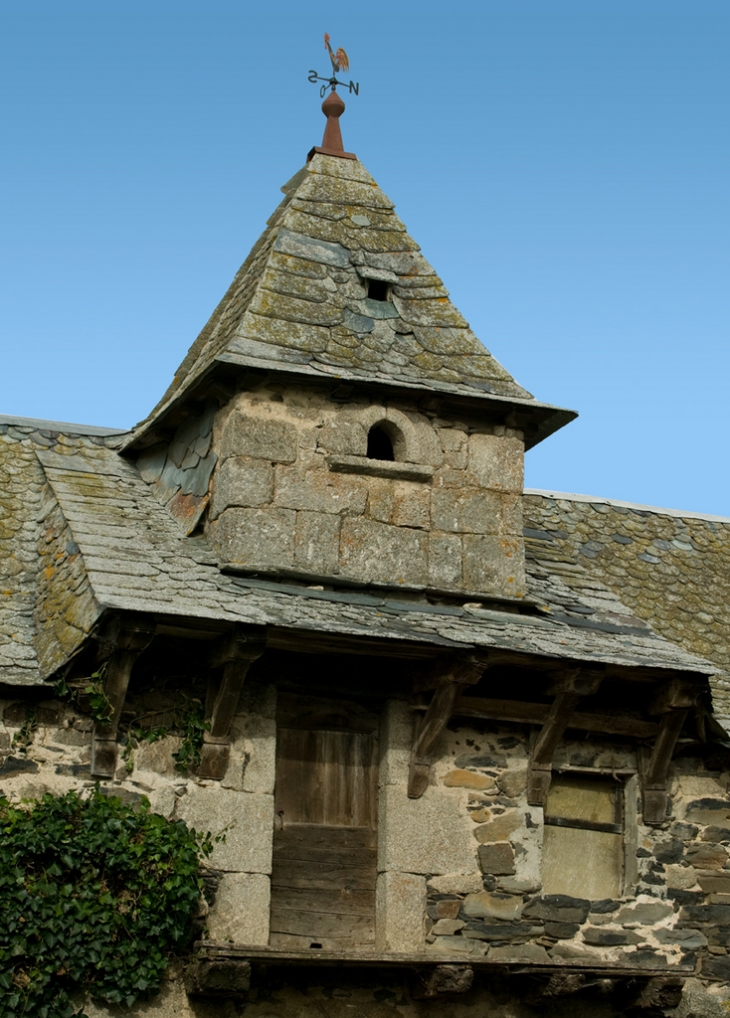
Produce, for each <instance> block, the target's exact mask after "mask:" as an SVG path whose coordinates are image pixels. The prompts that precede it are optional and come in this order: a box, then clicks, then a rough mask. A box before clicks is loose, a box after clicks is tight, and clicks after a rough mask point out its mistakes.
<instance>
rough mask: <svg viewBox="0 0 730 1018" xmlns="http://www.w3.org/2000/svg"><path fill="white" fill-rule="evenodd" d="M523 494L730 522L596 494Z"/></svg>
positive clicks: (544, 491) (538, 490)
mask: <svg viewBox="0 0 730 1018" xmlns="http://www.w3.org/2000/svg"><path fill="white" fill-rule="evenodd" d="M523 494H524V495H539V496H541V497H543V498H554V499H562V500H563V501H565V502H588V503H592V504H597V505H611V506H617V507H618V508H619V509H635V510H637V511H638V512H642V513H653V514H655V515H657V516H672V517H676V518H678V519H686V520H707V521H708V523H730V516H716V515H714V514H712V513H697V512H689V511H685V510H683V509H668V508H662V507H660V506H655V505H643V504H642V503H640V502H625V501H623V500H622V499H619V498H604V497H602V496H597V495H579V494H574V493H571V492H566V491H548V490H547V489H543V488H525V489H524V491H523Z"/></svg>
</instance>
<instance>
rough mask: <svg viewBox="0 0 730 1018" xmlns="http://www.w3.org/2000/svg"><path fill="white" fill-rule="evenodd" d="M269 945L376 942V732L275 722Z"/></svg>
mask: <svg viewBox="0 0 730 1018" xmlns="http://www.w3.org/2000/svg"><path fill="white" fill-rule="evenodd" d="M276 814H277V829H276V830H275V831H274V864H273V873H272V879H271V884H272V886H271V936H270V944H271V946H272V947H276V948H279V949H281V950H284V949H288V950H307V951H309V950H325V951H348V952H353V951H357V950H358V949H366V950H367V949H368V948H372V946H373V944H374V942H375V878H376V847H377V846H376V839H377V832H376V827H377V740H376V736H375V734H374V733H369V732H357V731H339V730H338V731H332V730H327V729H317V730H309V729H297V728H279V730H278V739H277V757H276Z"/></svg>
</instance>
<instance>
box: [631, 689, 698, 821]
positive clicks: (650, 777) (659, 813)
mask: <svg viewBox="0 0 730 1018" xmlns="http://www.w3.org/2000/svg"><path fill="white" fill-rule="evenodd" d="M687 714H688V708H680V709H679V710H672V711H668V712H667V713H666V714H665V715H664V716H663V717H662V720H661V724H660V725H659V734H658V735H657V737H656V742H655V743H654V747H653V749H652V751H651V757H650V758H649V763H648V764H647V767H646V770H645V771H644V774H643V775H642V786H643V788H642V792H643V807H644V823H645V824H662V823H664V822H665V821H666V819H667V781H668V777H669V765H670V763H671V762H672V755H673V754H674V750H675V747H676V745H677V739H678V738H679V733H680V732H681V731H682V726H683V725H684V722H685V719H686V717H687Z"/></svg>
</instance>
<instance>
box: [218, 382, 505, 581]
mask: <svg viewBox="0 0 730 1018" xmlns="http://www.w3.org/2000/svg"><path fill="white" fill-rule="evenodd" d="M374 425H378V426H381V427H383V428H384V429H385V430H388V431H389V433H390V434H391V436H392V438H393V444H394V447H395V457H396V461H395V462H387V461H381V460H373V459H368V458H367V456H366V451H367V437H368V431H369V429H370V428H371V427H373V426H374ZM214 449H215V450H216V453H217V455H218V459H219V462H218V466H217V468H216V470H215V471H214V474H213V482H212V498H211V504H210V508H209V516H208V523H207V531H208V534H209V535H210V537H211V538H212V540H213V543H214V545H215V547H216V549H217V552H218V555H219V557H220V561H221V563H222V564H225V565H228V566H233V567H238V568H242V569H245V570H248V571H252V572H254V571H258V572H263V573H273V574H277V575H282V574H283V575H295V576H300V577H302V578H305V579H306V578H308V579H312V580H318V579H323V578H324V579H326V578H333V579H339V580H342V581H348V582H355V583H358V584H387V585H390V586H400V587H405V588H416V589H422V588H435V589H439V590H454V591H459V592H467V593H468V592H472V593H485V594H494V595H497V596H502V597H514V596H519V595H521V594H522V592H523V590H524V558H523V549H522V536H521V528H522V517H521V498H520V492H521V490H522V462H523V441H522V436H521V434H520V433H518V432H515V431H511V430H510V429H506V428H504V427H501V426H499V427H492V428H490V427H488V426H476V425H473V424H471V423H470V422H468V421H446V420H441V419H439V418H438V417H437V416H436V415H431V416H429V415H427V414H425V413H416V412H415V411H413V410H411V409H409V408H408V407H407V406H394V405H388V406H386V405H376V404H373V403H371V402H369V401H368V402H366V401H359V402H358V401H352V402H348V403H337V402H335V401H333V400H330V399H328V398H327V397H326V396H324V395H322V394H320V393H318V392H315V391H307V390H304V389H293V388H292V389H289V388H284V387H283V386H279V385H272V386H268V387H262V389H261V390H259V391H256V392H253V393H242V394H240V395H239V396H237V397H236V398H235V399H234V400H233V401H232V402H231V403H230V404H229V405H228V407H226V408H225V409H224V410H223V411H221V412H220V413H219V415H218V417H217V419H216V424H215V428H214Z"/></svg>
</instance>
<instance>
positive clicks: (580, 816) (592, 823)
mask: <svg viewBox="0 0 730 1018" xmlns="http://www.w3.org/2000/svg"><path fill="white" fill-rule="evenodd" d="M623 799H624V797H623V786H622V785H621V784H619V782H618V781H615V780H613V779H612V778H605V777H595V776H593V775H590V776H587V775H575V774H571V775H568V774H563V775H554V776H553V779H552V782H551V784H550V789H549V791H548V796H547V802H546V804H545V831H544V843H543V867H542V870H543V874H542V876H543V892H542V893H543V894H567V895H570V896H572V897H574V898H590V899H599V898H617V897H619V896H620V894H621V885H622V882H623V856H624V803H623Z"/></svg>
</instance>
